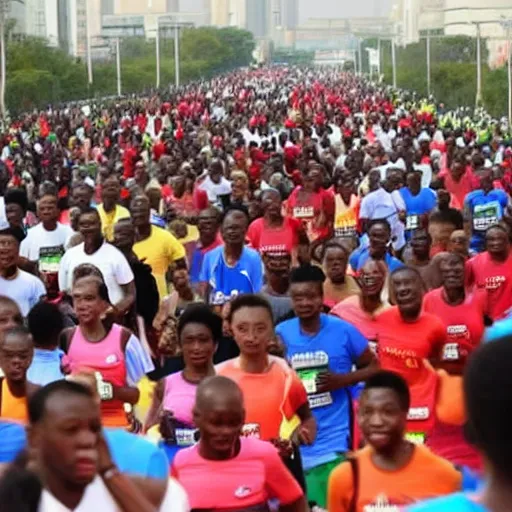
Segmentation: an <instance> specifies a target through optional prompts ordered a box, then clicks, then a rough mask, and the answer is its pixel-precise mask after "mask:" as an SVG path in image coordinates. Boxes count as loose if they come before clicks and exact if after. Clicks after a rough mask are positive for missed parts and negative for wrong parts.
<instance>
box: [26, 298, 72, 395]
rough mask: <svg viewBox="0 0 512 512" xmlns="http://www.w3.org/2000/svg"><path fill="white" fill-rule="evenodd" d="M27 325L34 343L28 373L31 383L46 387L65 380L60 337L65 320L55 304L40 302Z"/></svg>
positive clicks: (28, 319)
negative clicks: (51, 383)
mask: <svg viewBox="0 0 512 512" xmlns="http://www.w3.org/2000/svg"><path fill="white" fill-rule="evenodd" d="M27 324H28V328H29V330H30V334H31V335H32V341H33V343H34V357H33V359H32V363H31V365H30V367H29V369H28V372H27V378H28V380H29V381H30V382H33V383H34V384H37V385H39V386H45V385H46V384H49V383H50V382H54V381H56V380H60V379H63V378H64V373H63V372H62V356H63V355H64V352H63V351H62V350H61V349H60V347H59V341H60V339H59V337H60V333H61V332H62V329H64V319H63V317H62V314H61V312H60V310H59V307H58V306H56V305H55V304H50V303H47V302H40V303H39V304H36V305H35V306H34V307H33V308H32V309H31V310H30V312H29V314H28V317H27Z"/></svg>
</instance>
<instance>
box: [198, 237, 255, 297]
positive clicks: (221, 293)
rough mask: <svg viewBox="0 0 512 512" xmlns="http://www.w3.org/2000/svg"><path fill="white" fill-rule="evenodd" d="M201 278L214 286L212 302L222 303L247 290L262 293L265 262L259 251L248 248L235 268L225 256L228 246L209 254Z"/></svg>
mask: <svg viewBox="0 0 512 512" xmlns="http://www.w3.org/2000/svg"><path fill="white" fill-rule="evenodd" d="M199 281H201V282H206V283H208V284H209V285H210V300H209V302H210V304H214V305H222V304H224V303H226V302H228V301H229V300H230V299H231V298H233V297H236V296H237V295H239V294H243V293H259V292H260V291H261V288H262V287H263V263H262V261H261V257H260V254H259V252H258V251H255V250H254V249H251V248H249V247H244V248H243V250H242V254H241V256H240V259H239V260H238V261H237V263H236V265H235V266H234V267H230V266H228V265H227V263H226V261H225V259H224V246H223V245H220V246H219V247H216V248H215V249H212V250H211V251H209V252H208V253H206V255H205V257H204V260H203V264H202V266H201V272H200V275H199Z"/></svg>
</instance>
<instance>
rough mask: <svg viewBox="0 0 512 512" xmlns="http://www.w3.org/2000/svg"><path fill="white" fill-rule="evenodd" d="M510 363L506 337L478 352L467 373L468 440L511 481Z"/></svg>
mask: <svg viewBox="0 0 512 512" xmlns="http://www.w3.org/2000/svg"><path fill="white" fill-rule="evenodd" d="M511 360H512V336H510V335H507V336H504V337H501V338H499V339H497V340H496V341H492V342H490V343H486V344H485V345H482V346H481V347H480V348H478V349H477V350H476V351H475V352H474V353H473V354H472V356H471V357H470V358H469V361H468V364H467V366H466V368H465V373H464V395H465V401H466V410H467V422H468V423H467V425H466V430H467V432H468V434H469V438H470V440H471V442H473V443H474V444H475V445H476V446H477V447H478V448H479V449H480V450H481V451H482V452H483V453H484V454H485V456H486V458H487V459H488V460H489V461H490V462H491V464H492V466H494V467H495V469H496V470H498V471H499V472H501V473H504V474H506V475H507V477H508V478H510V476H511V475H512V444H511V443H510V428H509V424H510V421H509V417H510V410H511V409H512V395H511V394H510V388H511V386H512V372H511V371H510V361H511Z"/></svg>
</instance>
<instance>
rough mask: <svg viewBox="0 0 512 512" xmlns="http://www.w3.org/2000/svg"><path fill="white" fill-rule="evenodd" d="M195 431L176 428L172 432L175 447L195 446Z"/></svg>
mask: <svg viewBox="0 0 512 512" xmlns="http://www.w3.org/2000/svg"><path fill="white" fill-rule="evenodd" d="M196 432H197V429H195V428H177V429H175V430H174V434H175V436H176V445H177V446H193V445H194V444H196V438H195V435H196Z"/></svg>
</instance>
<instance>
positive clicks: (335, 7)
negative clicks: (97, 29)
mask: <svg viewBox="0 0 512 512" xmlns="http://www.w3.org/2000/svg"><path fill="white" fill-rule="evenodd" d="M180 3H181V10H182V11H200V10H201V9H202V5H203V1H202V0H181V1H180ZM391 3H392V0H358V1H354V0H299V19H300V22H301V23H303V22H305V21H307V20H308V19H309V18H358V17H363V16H387V15H388V14H389V10H390V9H391Z"/></svg>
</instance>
